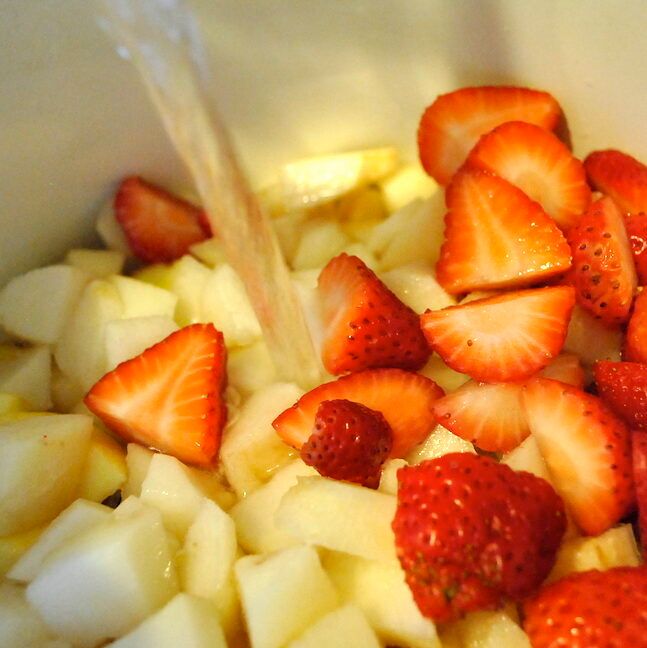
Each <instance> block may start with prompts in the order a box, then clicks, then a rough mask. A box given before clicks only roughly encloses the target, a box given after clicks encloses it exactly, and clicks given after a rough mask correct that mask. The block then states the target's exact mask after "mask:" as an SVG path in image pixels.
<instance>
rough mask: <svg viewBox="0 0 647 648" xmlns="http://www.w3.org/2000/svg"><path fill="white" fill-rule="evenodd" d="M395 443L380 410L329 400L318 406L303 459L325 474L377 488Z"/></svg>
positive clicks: (305, 445) (358, 404)
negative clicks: (383, 465)
mask: <svg viewBox="0 0 647 648" xmlns="http://www.w3.org/2000/svg"><path fill="white" fill-rule="evenodd" d="M392 445H393V432H392V431H391V428H390V427H389V424H388V423H387V422H386V420H385V419H384V417H383V416H382V414H380V412H376V411H375V410H372V409H369V408H368V407H365V406H364V405H360V403H354V402H352V401H349V400H343V399H338V400H327V401H322V402H321V403H320V405H319V407H318V408H317V413H316V415H315V425H314V431H313V432H312V434H311V435H310V437H309V438H308V440H307V441H306V442H305V443H304V444H303V445H302V446H301V458H302V459H303V461H304V463H306V464H307V465H308V466H313V467H314V468H315V469H316V470H317V472H318V473H319V474H321V475H323V476H324V477H332V478H333V479H341V480H345V481H351V482H356V483H358V484H361V485H362V486H368V487H369V488H377V487H378V485H379V483H380V474H381V469H382V464H383V463H384V461H385V460H386V458H387V457H388V456H389V452H390V451H391V446H392Z"/></svg>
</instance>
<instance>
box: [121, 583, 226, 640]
mask: <svg viewBox="0 0 647 648" xmlns="http://www.w3.org/2000/svg"><path fill="white" fill-rule="evenodd" d="M110 645H111V646H113V648H179V646H182V648H227V642H226V641H225V637H224V635H223V632H222V628H221V627H220V624H219V623H218V617H217V616H216V610H215V606H214V605H213V603H211V602H210V601H205V600H204V599H200V598H197V597H195V596H191V595H189V594H182V593H181V594H177V595H176V596H175V597H173V598H172V599H171V600H170V601H169V602H168V603H167V604H166V605H165V606H164V607H163V608H162V609H161V610H159V611H157V612H156V613H155V614H153V615H152V616H150V617H148V619H146V620H145V621H144V622H143V623H142V624H141V625H139V626H138V627H137V628H135V629H134V630H133V631H132V632H130V633H128V634H127V635H126V636H125V637H122V638H121V639H117V641H115V642H114V643H111V644H110Z"/></svg>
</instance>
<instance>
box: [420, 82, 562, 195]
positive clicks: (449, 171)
mask: <svg viewBox="0 0 647 648" xmlns="http://www.w3.org/2000/svg"><path fill="white" fill-rule="evenodd" d="M561 112H562V111H561V108H560V107H559V104H558V103H557V101H555V99H553V97H551V96H550V95H549V94H548V93H546V92H540V91H538V90H530V89H528V88H513V87H503V86H502V87H492V86H483V87H478V88H462V89H460V90H455V91H454V92H450V93H449V94H445V95H441V96H439V97H438V98H437V99H436V101H434V103H432V104H431V106H429V107H428V108H427V109H426V110H425V112H424V114H423V116H422V119H421V120H420V126H419V128H418V151H419V153H420V161H421V162H422V166H423V167H424V168H425V171H427V173H428V174H429V175H430V176H432V177H433V178H435V179H436V180H437V181H438V182H439V183H440V184H447V183H448V182H449V181H450V180H451V177H452V175H454V172H455V171H456V169H458V167H459V166H460V165H461V164H462V163H463V161H464V160H465V158H466V157H467V154H468V153H469V152H470V151H471V150H472V148H473V147H474V144H476V142H477V141H478V139H479V137H480V136H481V135H483V134H484V133H488V132H489V131H491V130H492V129H493V128H495V127H496V126H498V125H499V124H503V123H504V122H508V121H513V120H520V121H525V122H530V123H531V124H537V125H538V126H542V127H543V128H547V129H549V130H552V129H553V128H555V126H556V125H557V123H558V122H559V119H560V117H561Z"/></svg>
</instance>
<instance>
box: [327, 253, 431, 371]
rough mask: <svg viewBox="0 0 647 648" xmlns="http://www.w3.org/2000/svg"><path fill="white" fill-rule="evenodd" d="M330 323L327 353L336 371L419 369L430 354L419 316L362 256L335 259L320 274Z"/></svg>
mask: <svg viewBox="0 0 647 648" xmlns="http://www.w3.org/2000/svg"><path fill="white" fill-rule="evenodd" d="M318 291H319V297H320V300H321V311H322V317H323V322H324V338H323V348H322V357H323V363H324V366H325V367H326V369H327V370H328V371H329V372H330V373H331V374H341V373H345V372H347V371H360V370H362V369H375V368H378V367H399V368H401V369H419V368H420V367H422V366H423V365H424V364H425V362H427V358H428V357H429V353H430V351H429V347H428V346H427V342H426V341H425V336H424V335H423V334H422V331H421V330H420V320H419V318H418V315H416V313H414V312H413V310H411V308H409V307H408V306H406V305H405V304H403V303H402V302H401V301H400V300H399V299H398V298H397V297H396V296H395V295H394V294H393V293H392V292H391V291H390V290H389V289H388V288H387V287H386V286H385V285H384V284H383V283H382V282H381V281H380V280H379V279H378V278H377V277H376V276H375V273H374V272H373V271H371V270H369V269H368V268H367V267H366V264H365V263H364V262H363V261H362V260H361V259H359V258H358V257H356V256H349V255H348V254H346V253H343V254H340V255H339V256H336V257H335V258H333V259H332V260H331V261H330V262H329V263H328V264H327V265H326V267H325V268H324V269H323V270H322V271H321V274H320V275H319V283H318Z"/></svg>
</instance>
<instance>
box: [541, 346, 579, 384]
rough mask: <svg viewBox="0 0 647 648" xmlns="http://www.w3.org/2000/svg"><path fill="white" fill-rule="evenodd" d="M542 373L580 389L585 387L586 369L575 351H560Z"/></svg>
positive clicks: (545, 376)
mask: <svg viewBox="0 0 647 648" xmlns="http://www.w3.org/2000/svg"><path fill="white" fill-rule="evenodd" d="M541 375H542V376H544V378H552V379H553V380H559V381H561V382H564V383H567V384H569V385H573V387H577V388H578V389H583V388H584V377H585V376H584V369H583V368H582V364H581V363H580V359H579V358H578V357H577V356H576V355H575V354H574V353H560V354H559V355H558V356H557V357H556V358H555V359H554V360H553V361H552V362H551V363H550V364H549V365H548V366H547V367H546V368H545V369H542V371H541Z"/></svg>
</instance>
